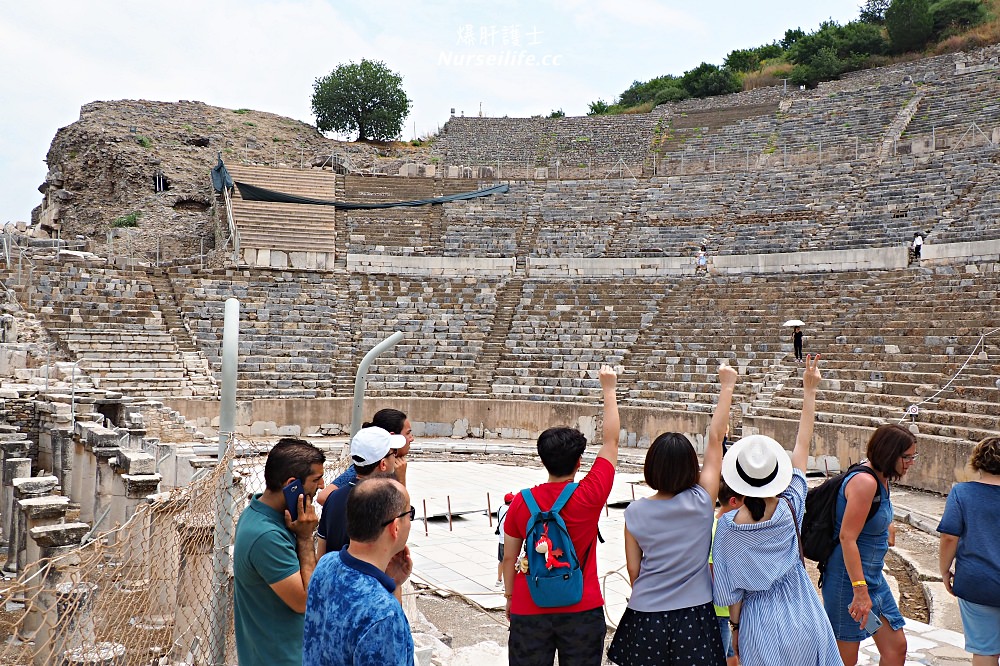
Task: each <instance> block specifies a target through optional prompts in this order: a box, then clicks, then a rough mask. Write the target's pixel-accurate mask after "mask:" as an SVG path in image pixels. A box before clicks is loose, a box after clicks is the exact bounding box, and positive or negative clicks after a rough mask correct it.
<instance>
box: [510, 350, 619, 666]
mask: <svg viewBox="0 0 1000 666" xmlns="http://www.w3.org/2000/svg"><path fill="white" fill-rule="evenodd" d="M600 381H601V391H602V393H603V395H604V428H603V432H602V435H603V438H604V444H603V445H602V446H601V448H600V450H599V451H598V452H597V458H596V459H595V460H594V464H593V466H592V467H591V468H590V471H589V472H587V475H586V476H584V477H583V479H582V480H581V481H580V484H579V485H578V486H577V487H576V490H575V491H574V492H573V494H572V495H571V496H570V498H569V500H568V501H567V502H566V504H565V506H564V507H563V508H562V510H561V511H560V515H561V516H562V518H563V520H564V521H565V523H566V529H567V531H568V532H569V537H570V540H571V541H572V543H573V548H574V550H576V554H577V557H578V558H579V559H580V562H581V567H582V569H583V597H582V599H581V600H580V601H579V602H578V603H576V604H573V605H572V606H563V607H556V608H541V607H539V606H538V605H537V604H536V603H535V602H534V600H533V599H532V597H531V593H530V592H529V590H528V576H527V575H525V574H523V573H520V572H518V573H515V566H516V565H517V560H518V559H519V557H518V556H519V554H520V552H521V546H522V545H523V544H524V540H525V538H526V537H527V527H528V519H529V518H530V516H531V512H530V511H529V510H528V507H527V505H526V504H525V502H524V498H523V497H522V496H521V494H520V493H518V494H517V495H515V496H514V501H513V502H511V505H510V510H509V511H508V513H507V519H506V520H505V521H504V532H505V533H506V535H507V537H506V539H504V560H503V579H504V596H506V597H507V618H508V619H509V620H510V638H509V639H508V641H507V650H508V659H509V663H510V666H552V661H553V659H554V658H555V655H556V653H557V652H558V654H559V663H560V664H562V665H563V666H570V665H572V666H600V664H601V662H602V660H603V656H604V636H605V633H606V631H607V629H606V625H605V622H604V597H603V596H602V594H601V583H600V580H598V578H597V552H596V551H597V523H598V521H599V520H600V518H601V512H602V511H603V510H604V506H605V503H606V502H607V501H608V496H609V495H610V494H611V484H612V483H613V481H614V477H615V466H616V465H617V464H618V434H619V427H620V421H619V418H618V402H617V399H616V398H615V384H616V381H617V377H616V375H615V372H614V370H612V369H611V367H610V366H607V365H605V366H602V367H601V370H600ZM586 448H587V438H586V437H584V435H583V433H581V432H580V431H579V430H576V429H574V428H549V429H548V430H546V431H545V432H543V433H542V434H541V435H539V436H538V455H539V457H540V458H541V459H542V464H543V465H544V466H545V469H546V471H547V472H548V475H549V477H548V481H547V482H546V483H542V484H540V485H537V486H535V487H534V488H531V495H532V496H533V497H534V500H535V502H536V503H537V504H538V506H539V508H540V509H541V510H548V509H550V508H551V507H552V505H553V504H554V503H555V501H556V499H558V498H559V496H560V495H561V494H562V492H563V490H564V489H565V488H566V486H567V484H569V483H571V482H573V480H574V478H575V477H576V473H577V472H578V471H579V469H580V461H581V458H582V456H583V452H584V451H585V450H586ZM529 573H530V572H529Z"/></svg>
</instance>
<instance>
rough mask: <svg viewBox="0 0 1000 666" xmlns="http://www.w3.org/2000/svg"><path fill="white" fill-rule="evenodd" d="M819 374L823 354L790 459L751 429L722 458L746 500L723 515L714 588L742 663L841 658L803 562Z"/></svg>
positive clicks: (809, 665)
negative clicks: (726, 609)
mask: <svg viewBox="0 0 1000 666" xmlns="http://www.w3.org/2000/svg"><path fill="white" fill-rule="evenodd" d="M820 379H821V378H820V372H819V356H816V357H815V358H813V357H812V356H807V357H806V367H805V372H804V374H803V377H802V385H803V400H802V414H801V417H800V419H799V432H798V436H797V437H796V438H795V449H794V450H793V451H792V454H791V458H790V459H789V455H788V452H787V451H785V450H784V449H783V448H782V447H781V445H780V444H778V442H776V441H774V440H773V439H771V438H770V437H767V436H765V435H750V436H749V437H744V438H743V439H741V440H740V441H738V442H736V444H734V445H733V446H732V447H730V449H729V451H728V452H727V453H726V456H725V458H723V460H722V478H723V479H725V481H726V484H727V485H728V486H729V487H730V488H732V489H733V491H735V492H737V493H740V494H742V495H744V496H745V497H746V502H745V504H744V506H743V507H742V508H741V509H739V511H734V512H731V513H728V514H726V515H724V516H723V517H722V518H720V519H719V526H718V528H717V529H716V533H715V545H714V549H713V551H712V553H713V560H714V566H715V580H714V582H713V591H714V596H715V603H716V604H718V605H720V606H729V611H730V626H731V627H732V629H733V648H734V649H735V650H736V653H737V656H739V658H740V663H741V664H743V665H744V666H758V665H759V666H764V665H766V666H779V665H781V664H788V665H789V666H813V665H814V664H815V665H816V666H833V665H836V666H840V665H841V664H842V662H841V660H840V653H839V652H838V650H837V642H836V639H835V638H834V636H833V630H832V629H831V628H830V622H829V620H828V619H827V616H826V612H825V611H824V610H823V606H822V604H821V603H820V601H819V596H818V595H817V594H816V590H815V588H814V587H813V584H812V581H810V580H809V575H808V574H807V573H806V570H805V566H804V565H803V563H802V555H801V550H800V544H799V540H800V537H799V534H798V532H799V529H800V528H801V525H802V516H803V514H804V513H805V499H806V477H805V468H806V462H807V460H808V458H809V444H810V442H811V441H812V434H813V424H814V420H815V414H816V389H817V387H818V386H819V382H820Z"/></svg>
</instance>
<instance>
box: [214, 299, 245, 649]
mask: <svg viewBox="0 0 1000 666" xmlns="http://www.w3.org/2000/svg"><path fill="white" fill-rule="evenodd" d="M239 342H240V302H239V301H238V300H237V299H235V298H229V299H227V300H226V314H225V319H224V320H223V330H222V387H221V393H220V399H219V403H220V409H219V464H222V465H225V471H224V473H223V474H222V476H221V478H220V482H219V486H218V487H217V489H216V492H217V501H216V503H215V505H216V507H218V508H217V510H216V514H215V532H214V536H213V541H214V547H213V549H212V605H211V619H210V621H209V651H210V658H211V663H212V664H213V665H214V666H222V664H225V663H226V634H227V631H226V628H227V624H228V623H227V622H226V620H227V618H228V616H229V601H230V600H231V599H232V592H231V586H230V584H229V583H230V581H229V571H230V570H231V568H232V566H231V562H230V556H229V548H230V546H232V544H233V538H234V536H235V532H236V526H235V523H234V520H233V519H234V518H235V513H236V511H235V507H236V499H235V497H234V492H235V489H234V487H233V462H232V458H231V457H227V456H226V449H227V446H228V444H229V442H230V441H231V436H232V435H233V432H234V424H235V422H236V368H237V365H238V361H239V359H238V353H239Z"/></svg>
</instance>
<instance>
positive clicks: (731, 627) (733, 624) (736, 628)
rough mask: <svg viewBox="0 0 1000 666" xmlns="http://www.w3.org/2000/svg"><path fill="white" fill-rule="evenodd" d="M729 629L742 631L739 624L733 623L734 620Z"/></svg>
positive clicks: (730, 622)
mask: <svg viewBox="0 0 1000 666" xmlns="http://www.w3.org/2000/svg"><path fill="white" fill-rule="evenodd" d="M729 628H730V629H731V630H733V631H739V630H740V623H739V622H733V621H732V620H730V621H729Z"/></svg>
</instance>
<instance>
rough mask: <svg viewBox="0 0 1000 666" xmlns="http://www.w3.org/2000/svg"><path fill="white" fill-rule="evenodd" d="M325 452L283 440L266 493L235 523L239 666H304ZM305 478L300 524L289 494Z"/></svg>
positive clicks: (274, 453)
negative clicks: (286, 489) (305, 620)
mask: <svg viewBox="0 0 1000 666" xmlns="http://www.w3.org/2000/svg"><path fill="white" fill-rule="evenodd" d="M325 459H326V458H325V456H324V455H323V452H322V451H320V450H319V449H317V448H316V447H315V446H313V445H312V444H309V443H308V442H306V441H304V440H301V439H294V438H285V439H281V440H279V441H278V443H277V444H275V445H274V448H272V449H271V451H270V453H268V455H267V462H266V463H265V464H264V484H265V486H266V490H264V492H263V493H262V494H260V495H256V496H254V498H253V500H252V501H251V502H250V505H249V506H248V507H247V508H246V509H245V510H244V511H243V513H242V515H241V516H240V520H239V523H237V525H236V539H235V545H234V549H233V578H234V594H233V597H234V601H235V604H234V618H233V619H234V622H235V625H236V654H237V657H238V658H239V663H240V666H301V664H302V630H303V613H305V610H306V592H307V590H308V589H309V579H310V578H311V577H312V573H313V570H314V569H315V568H316V550H315V547H314V545H313V531H314V530H315V529H316V524H317V523H318V522H319V519H318V517H317V516H316V511H315V510H314V509H313V502H312V499H313V496H314V495H315V494H316V491H318V490H319V489H320V488H322V487H323V462H324V461H325ZM296 479H299V480H301V481H302V484H303V493H302V494H300V495H299V496H298V502H297V507H296V508H297V510H298V519H297V520H295V521H293V520H292V517H291V514H290V513H289V512H288V511H287V509H288V506H287V505H286V500H285V494H284V492H283V491H282V489H283V488H284V487H285V486H287V485H288V484H289V483H291V482H292V481H294V480H296Z"/></svg>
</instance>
